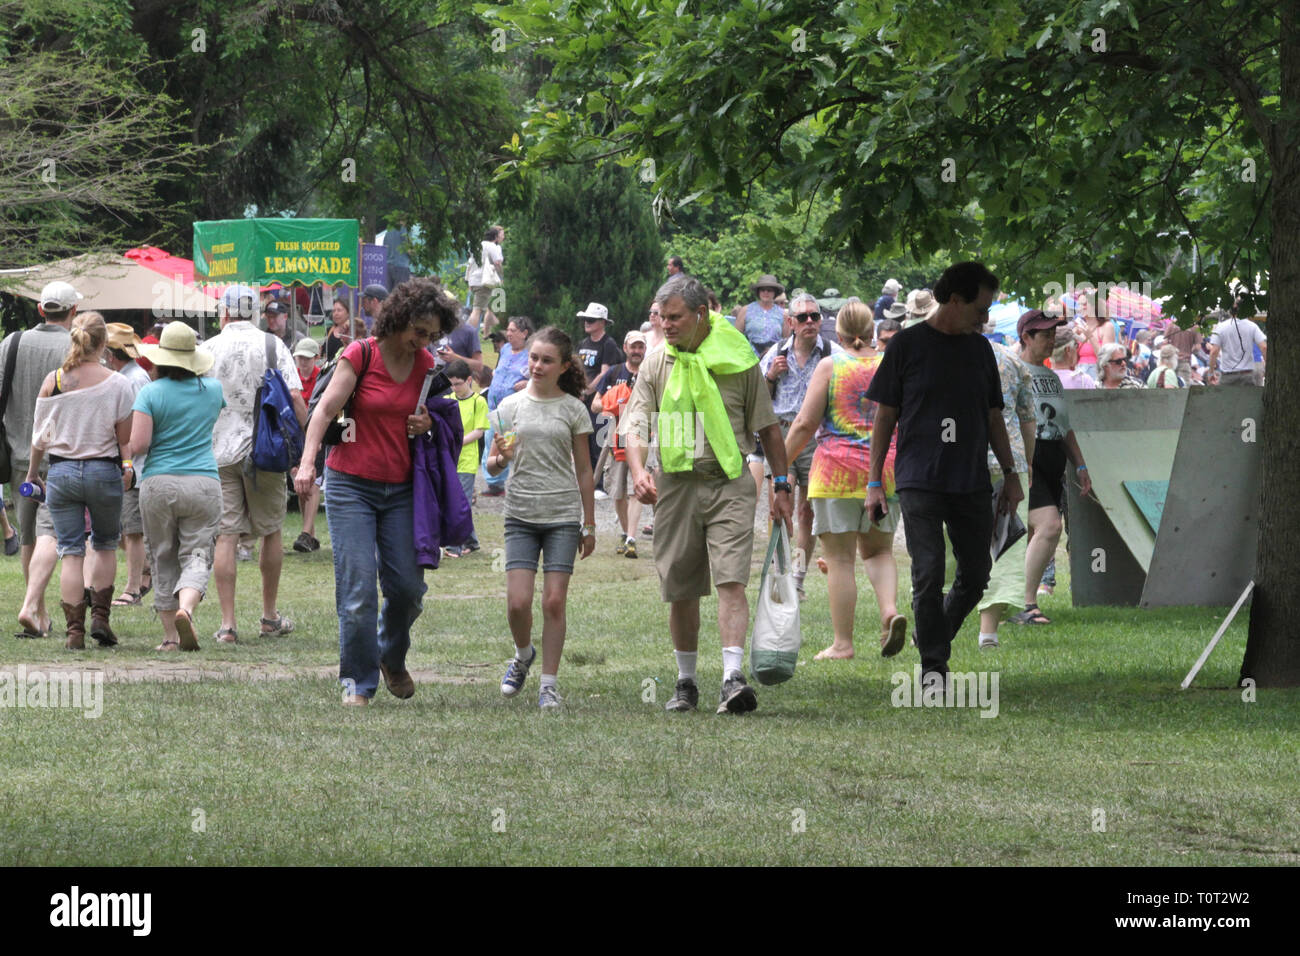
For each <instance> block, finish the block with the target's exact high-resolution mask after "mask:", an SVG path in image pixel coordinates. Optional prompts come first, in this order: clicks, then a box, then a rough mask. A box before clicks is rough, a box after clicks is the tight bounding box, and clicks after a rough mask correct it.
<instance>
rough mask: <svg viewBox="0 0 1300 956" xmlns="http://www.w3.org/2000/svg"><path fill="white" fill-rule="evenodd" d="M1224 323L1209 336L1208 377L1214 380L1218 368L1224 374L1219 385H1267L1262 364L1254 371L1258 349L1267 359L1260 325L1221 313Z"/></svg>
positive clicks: (1221, 322) (1265, 343)
mask: <svg viewBox="0 0 1300 956" xmlns="http://www.w3.org/2000/svg"><path fill="white" fill-rule="evenodd" d="M1218 318H1219V319H1220V320H1221V321H1219V322H1218V323H1217V324H1216V325H1215V326H1214V331H1213V332H1211V333H1210V372H1209V375H1208V376H1207V379H1208V378H1213V377H1214V369H1215V366H1218V369H1219V371H1220V373H1221V375H1220V378H1219V384H1220V385H1262V384H1264V375H1263V362H1261V363H1260V368H1259V369H1258V370H1256V368H1255V346H1257V345H1258V346H1259V354H1260V355H1261V356H1262V357H1263V358H1264V359H1265V360H1267V359H1268V339H1267V338H1266V337H1265V336H1264V333H1263V331H1262V330H1261V329H1260V327H1259V326H1258V325H1256V324H1255V323H1254V322H1252V321H1250V319H1239V318H1237V317H1236V316H1235V315H1231V314H1228V313H1220V314H1219V316H1218Z"/></svg>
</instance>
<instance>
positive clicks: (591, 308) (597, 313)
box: [578, 302, 609, 322]
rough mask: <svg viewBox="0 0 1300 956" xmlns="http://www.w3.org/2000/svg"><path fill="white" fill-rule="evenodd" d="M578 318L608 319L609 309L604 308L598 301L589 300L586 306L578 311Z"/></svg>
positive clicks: (606, 320)
mask: <svg viewBox="0 0 1300 956" xmlns="http://www.w3.org/2000/svg"><path fill="white" fill-rule="evenodd" d="M578 318H580V319H602V320H603V321H605V322H608V321H609V309H607V308H605V307H604V306H603V305H601V304H600V303H599V302H590V303H588V304H587V307H586V308H585V309H583V310H582V311H581V312H579V313H578Z"/></svg>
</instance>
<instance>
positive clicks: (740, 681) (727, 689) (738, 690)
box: [718, 674, 758, 714]
mask: <svg viewBox="0 0 1300 956" xmlns="http://www.w3.org/2000/svg"><path fill="white" fill-rule="evenodd" d="M757 707H758V695H757V694H755V693H754V688H752V687H750V686H749V684H747V683H745V678H743V677H741V676H740V675H739V674H733V675H732V676H731V677H728V678H727V679H726V680H724V681H723V682H722V695H721V696H720V697H719V698H718V713H720V714H728V713H730V714H744V713H748V712H749V711H751V710H754V709H756V708H757Z"/></svg>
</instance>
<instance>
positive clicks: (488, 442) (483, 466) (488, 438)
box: [478, 415, 596, 488]
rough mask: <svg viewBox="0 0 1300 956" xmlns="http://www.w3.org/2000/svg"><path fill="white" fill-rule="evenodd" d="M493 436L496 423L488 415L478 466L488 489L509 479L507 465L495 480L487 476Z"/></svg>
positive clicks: (504, 483)
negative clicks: (480, 459)
mask: <svg viewBox="0 0 1300 956" xmlns="http://www.w3.org/2000/svg"><path fill="white" fill-rule="evenodd" d="M495 434H496V421H495V420H494V419H493V417H492V416H491V415H489V416H488V430H487V434H486V435H484V436H483V461H482V463H480V464H479V466H478V470H479V471H480V472H482V473H483V477H484V479H485V480H486V481H487V484H488V487H489V488H504V487H505V486H506V479H507V478H509V477H510V466H509V465H508V464H507V465H506V467H505V468H504V469H503V470H502V472H501V474H499V475H497V476H496V477H495V478H493V477H492V476H491V475H489V474H488V470H487V460H488V458H490V457H491V456H492V436H493V435H495ZM591 463H592V464H593V465H595V464H596V462H595V459H592V462H591Z"/></svg>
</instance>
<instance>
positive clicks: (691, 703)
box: [664, 677, 700, 711]
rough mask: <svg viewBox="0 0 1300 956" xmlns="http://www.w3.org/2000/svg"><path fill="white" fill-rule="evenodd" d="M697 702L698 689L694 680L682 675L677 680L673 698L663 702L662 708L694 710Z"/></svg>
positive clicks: (698, 696)
mask: <svg viewBox="0 0 1300 956" xmlns="http://www.w3.org/2000/svg"><path fill="white" fill-rule="evenodd" d="M699 703H700V689H699V688H698V687H696V686H695V681H693V680H691V679H690V678H689V677H683V678H681V679H679V680H678V681H677V686H676V688H674V689H673V699H672V700H670V701H669V702H668V703H666V704H664V710H673V711H676V710H695V708H696V707H697V706H698V705H699Z"/></svg>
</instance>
